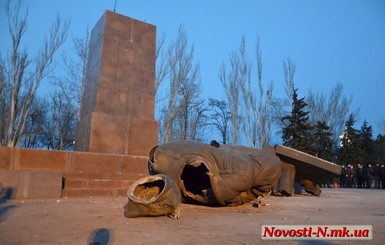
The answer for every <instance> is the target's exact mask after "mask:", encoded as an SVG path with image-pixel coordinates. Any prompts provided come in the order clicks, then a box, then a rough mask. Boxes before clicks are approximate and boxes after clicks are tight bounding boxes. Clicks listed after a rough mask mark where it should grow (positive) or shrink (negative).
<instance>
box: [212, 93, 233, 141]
mask: <svg viewBox="0 0 385 245" xmlns="http://www.w3.org/2000/svg"><path fill="white" fill-rule="evenodd" d="M209 107H210V109H211V111H212V113H211V114H210V121H211V124H212V125H213V126H214V128H215V129H216V130H218V131H219V134H220V136H221V139H222V143H223V144H227V142H228V139H229V128H228V127H229V121H230V111H229V109H228V105H227V103H226V102H225V101H224V100H217V99H209Z"/></svg>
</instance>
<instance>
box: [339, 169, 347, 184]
mask: <svg viewBox="0 0 385 245" xmlns="http://www.w3.org/2000/svg"><path fill="white" fill-rule="evenodd" d="M340 187H344V188H345V187H346V168H345V165H342V166H341V175H340Z"/></svg>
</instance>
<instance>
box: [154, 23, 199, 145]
mask: <svg viewBox="0 0 385 245" xmlns="http://www.w3.org/2000/svg"><path fill="white" fill-rule="evenodd" d="M193 58H194V48H193V47H189V45H188V37H187V34H186V32H185V30H184V28H183V26H182V25H180V27H179V29H178V34H177V37H176V39H175V41H174V42H173V43H171V45H170V47H169V48H168V50H167V57H166V61H167V64H165V63H163V62H161V64H163V65H164V68H163V70H164V71H166V72H165V73H160V72H157V76H158V77H157V79H156V80H157V81H158V83H159V85H160V81H163V80H168V81H169V84H168V94H167V96H166V97H165V98H166V100H165V101H164V102H163V105H162V109H161V112H162V113H161V116H160V120H159V121H160V136H161V142H163V143H166V142H170V141H172V140H176V139H185V138H191V135H190V136H187V135H186V134H187V128H188V127H190V125H194V123H192V122H190V121H189V120H188V118H190V119H191V117H190V115H191V114H190V113H191V112H190V111H189V110H190V109H191V106H192V105H193V103H196V102H197V98H198V97H199V86H200V84H199V65H194V64H193ZM160 74H164V77H163V78H162V76H163V75H160ZM198 118H199V117H197V118H196V119H198ZM177 122H179V123H177ZM178 124H179V125H178ZM181 125H182V126H181ZM195 125H197V124H196V123H195Z"/></svg>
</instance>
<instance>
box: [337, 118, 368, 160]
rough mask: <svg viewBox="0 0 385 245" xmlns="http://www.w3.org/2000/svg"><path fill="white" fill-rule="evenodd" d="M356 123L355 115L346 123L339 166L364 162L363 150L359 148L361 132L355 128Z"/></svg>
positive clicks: (339, 154)
mask: <svg viewBox="0 0 385 245" xmlns="http://www.w3.org/2000/svg"><path fill="white" fill-rule="evenodd" d="M355 122H356V119H355V118H354V115H353V114H350V116H349V119H348V120H347V121H346V123H345V131H344V133H343V135H342V139H341V148H340V150H339V153H338V162H339V164H341V165H342V164H345V165H347V164H355V163H361V162H362V160H363V159H362V154H361V149H360V147H359V137H358V136H359V131H358V130H357V129H355V128H354V127H353V126H354V124H355Z"/></svg>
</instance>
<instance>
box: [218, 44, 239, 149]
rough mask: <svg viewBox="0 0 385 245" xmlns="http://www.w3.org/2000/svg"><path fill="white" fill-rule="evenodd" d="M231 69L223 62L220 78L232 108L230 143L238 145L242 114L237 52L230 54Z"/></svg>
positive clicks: (230, 108)
mask: <svg viewBox="0 0 385 245" xmlns="http://www.w3.org/2000/svg"><path fill="white" fill-rule="evenodd" d="M229 62H230V68H229V69H230V70H227V67H226V64H225V63H224V62H223V64H222V66H221V68H220V71H219V80H220V81H221V83H222V86H223V88H224V92H225V96H226V100H227V103H228V105H229V110H230V125H231V130H230V132H231V135H230V142H229V143H230V144H233V145H237V144H239V140H240V128H241V115H240V110H239V106H240V98H239V97H240V87H239V83H238V73H237V70H238V57H237V54H236V53H235V52H233V53H232V54H231V55H230V58H229Z"/></svg>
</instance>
